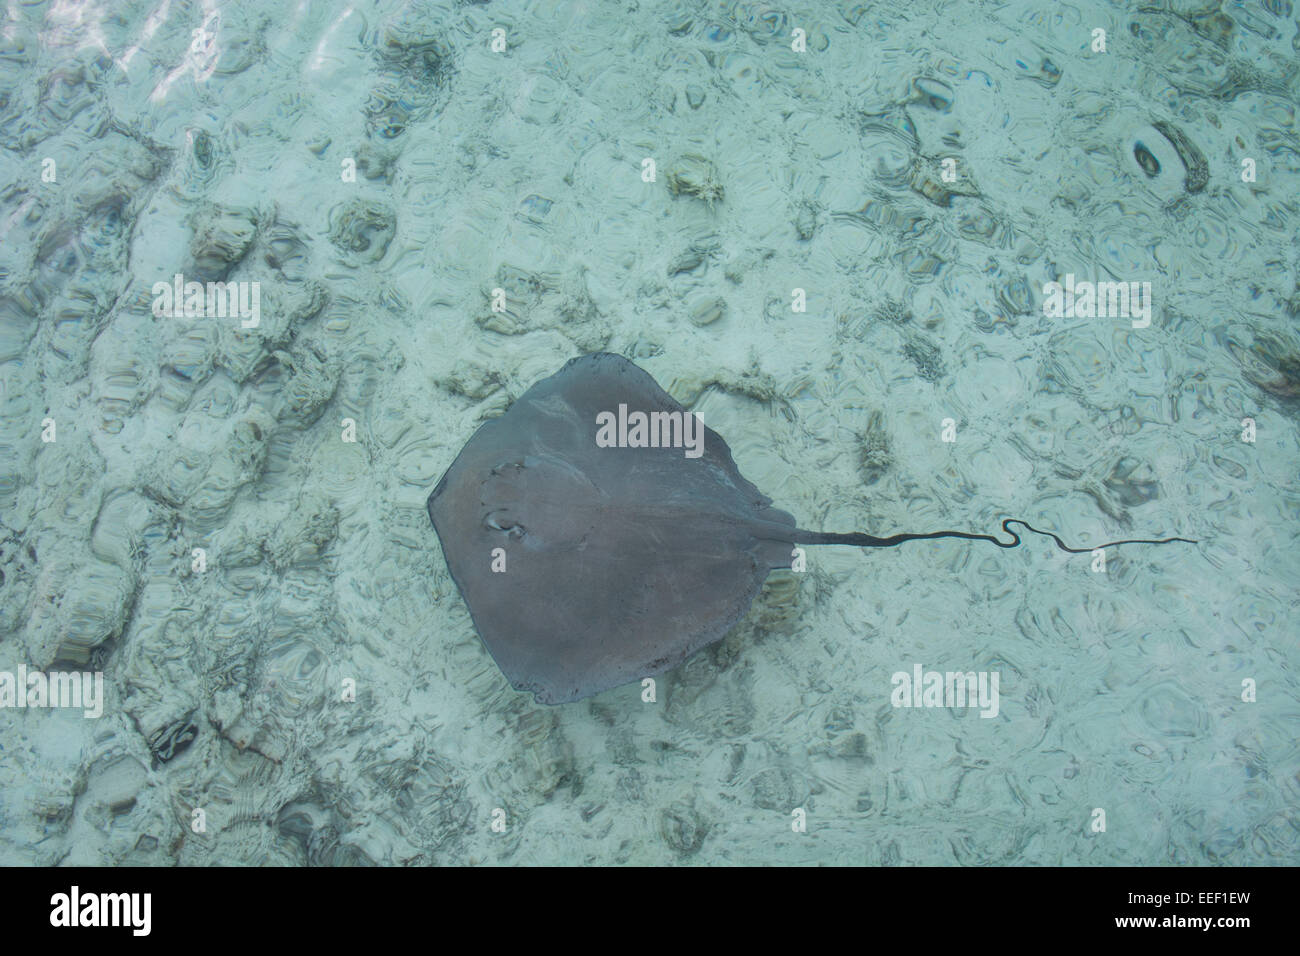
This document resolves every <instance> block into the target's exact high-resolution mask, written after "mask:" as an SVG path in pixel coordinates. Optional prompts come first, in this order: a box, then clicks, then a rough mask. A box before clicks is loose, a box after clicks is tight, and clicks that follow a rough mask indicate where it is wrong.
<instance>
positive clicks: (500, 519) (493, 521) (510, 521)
mask: <svg viewBox="0 0 1300 956" xmlns="http://www.w3.org/2000/svg"><path fill="white" fill-rule="evenodd" d="M483 523H484V524H485V525H487V526H488V527H489V528H491V529H492V530H493V531H504V532H505V533H506V534H508V535H510V537H512V538H522V537H523V536H524V531H525V529H524V526H523V525H521V524H520V523H519V522H518V521H516V520H515V519H514V518H512V517H510V515H508V514H507V513H506V512H504V511H492V512H489V513H488V515H487V517H485V518H484V519H483Z"/></svg>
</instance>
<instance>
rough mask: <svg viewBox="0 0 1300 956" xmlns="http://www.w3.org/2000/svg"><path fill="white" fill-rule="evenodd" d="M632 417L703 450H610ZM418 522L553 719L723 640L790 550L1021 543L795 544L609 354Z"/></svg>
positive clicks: (460, 469) (791, 533) (522, 410)
mask: <svg viewBox="0 0 1300 956" xmlns="http://www.w3.org/2000/svg"><path fill="white" fill-rule="evenodd" d="M638 412H639V413H641V414H643V415H645V416H647V417H648V418H649V417H652V416H653V417H656V419H657V420H658V421H659V422H660V423H665V422H667V421H670V420H672V417H673V415H674V414H675V415H676V416H678V418H677V420H676V421H675V422H674V424H676V423H677V422H681V423H683V426H684V430H683V433H682V434H683V437H685V435H686V434H687V432H686V431H685V428H689V426H690V425H691V424H692V423H695V425H696V427H697V428H699V429H702V435H703V446H702V449H694V448H692V449H689V450H688V449H685V448H684V447H682V445H681V444H680V443H679V444H675V445H674V444H668V445H667V446H666V447H650V446H648V445H647V444H646V439H647V436H646V434H645V432H642V433H641V434H640V435H639V436H637V435H636V434H635V429H633V434H632V437H631V439H630V440H627V441H626V442H625V443H623V444H616V445H615V446H614V447H608V445H609V438H610V435H611V429H609V427H608V423H609V422H610V421H611V420H612V419H613V418H614V417H615V416H617V417H618V420H619V423H620V424H619V437H620V438H623V439H627V438H628V436H627V434H626V433H625V430H624V428H623V426H624V424H625V423H626V420H627V418H628V417H629V416H630V415H634V414H635V413H638ZM602 422H604V423H606V431H605V432H604V433H603V434H602ZM697 434H698V433H697ZM663 435H664V436H671V437H675V436H676V433H674V432H670V431H669V430H668V428H667V427H666V426H665V427H664V428H663ZM660 444H663V443H660ZM688 451H689V453H688ZM428 510H429V517H430V519H431V520H432V521H433V526H434V528H435V529H436V530H437V533H438V538H439V540H440V541H441V543H442V548H443V554H444V555H445V557H446V560H447V566H448V568H449V569H450V570H451V575H452V578H453V579H454V580H455V581H456V585H457V586H458V587H459V588H460V593H461V595H462V596H463V597H464V599H465V602H466V604H468V605H469V610H470V614H471V616H472V617H473V619H474V625H475V627H476V628H477V629H478V633H479V635H480V636H481V637H482V638H483V642H484V644H486V645H487V648H488V650H489V651H490V652H491V654H492V656H493V658H494V659H495V660H496V662H497V665H498V666H499V667H500V668H501V671H502V672H503V673H504V674H505V676H506V677H507V679H509V681H510V683H511V684H512V685H513V686H514V687H515V688H516V689H517V690H521V691H531V692H532V693H533V694H535V695H536V698H537V700H538V701H540V702H542V703H546V704H558V703H564V702H568V701H574V700H580V699H582V698H584V697H589V696H591V695H593V694H597V693H599V692H601V691H603V690H607V689H609V688H612V687H617V686H619V685H621V684H625V683H628V682H629V681H634V680H638V679H640V678H643V677H646V676H650V675H653V674H657V673H660V672H662V671H664V670H667V669H669V668H671V667H673V666H675V665H676V664H678V663H680V662H681V661H683V660H685V659H686V658H687V657H689V656H690V655H692V654H694V653H695V652H696V651H698V650H700V649H701V648H703V647H705V646H706V645H708V644H711V643H712V642H714V641H716V640H718V639H719V638H721V637H722V636H723V635H725V634H726V633H727V631H728V630H730V629H731V628H732V627H733V626H734V625H735V624H736V623H737V622H738V621H739V620H740V619H741V618H742V617H744V615H745V613H746V611H747V610H748V608H749V606H750V604H751V603H752V601H753V600H754V597H755V595H757V594H758V592H759V589H760V588H761V587H762V585H763V581H764V580H765V579H766V577H767V575H768V572H769V571H771V570H773V569H775V568H782V567H790V565H791V561H792V550H793V546H794V545H795V544H849V545H857V546H864V547H888V546H893V545H896V544H900V543H902V542H903V541H908V540H914V539H918V538H937V537H960V538H968V539H972V540H976V539H978V540H987V541H990V542H992V543H994V544H997V545H999V546H1000V547H1004V548H1005V547H1014V546H1015V545H1016V544H1019V538H1018V537H1017V536H1016V535H1015V533H1014V532H1012V531H1011V530H1010V528H1009V527H1008V522H1003V529H1004V531H1006V532H1007V533H1008V534H1010V535H1011V539H1012V540H1011V542H1010V543H1004V542H1002V541H999V540H998V539H996V538H993V537H991V536H989V535H975V534H966V533H963V532H954V531H942V532H933V533H929V534H902V535H894V536H893V537H890V538H876V537H872V536H870V535H866V534H861V533H850V534H831V533H822V532H813V531H804V530H801V529H799V528H797V527H796V525H795V521H794V519H793V518H792V517H791V516H790V515H789V514H788V513H786V512H784V511H781V510H779V509H777V508H773V507H772V502H771V500H770V499H768V498H767V497H766V496H764V495H763V493H762V492H760V491H759V490H758V489H757V488H756V487H754V485H752V484H751V483H750V482H748V481H746V480H745V478H744V477H743V476H742V475H741V474H740V471H739V470H738V469H737V468H736V463H735V462H734V461H733V460H732V457H731V450H730V449H729V448H728V447H727V443H726V442H725V441H723V439H722V436H720V435H718V434H717V432H714V431H712V430H711V429H709V428H707V427H705V426H704V425H703V423H702V422H698V419H693V417H691V416H690V413H689V412H687V411H686V410H685V409H684V408H683V407H682V406H681V405H680V404H678V403H677V402H676V401H674V400H673V398H672V396H670V395H669V394H668V393H667V392H665V391H664V390H663V389H662V388H660V387H659V385H658V384H657V383H656V382H655V380H654V379H653V378H651V377H650V375H649V374H647V373H646V372H645V371H643V370H642V369H640V368H638V367H637V366H636V365H634V364H632V363H631V362H629V361H628V360H627V359H625V358H623V357H622V356H619V355H613V354H609V353H597V354H594V355H586V356H583V357H581V358H576V359H574V360H572V361H571V362H569V363H568V364H567V365H565V366H564V368H562V369H561V370H560V371H559V372H557V373H555V374H554V375H552V376H551V377H549V378H546V379H543V380H542V381H540V382H538V383H537V384H536V385H534V386H533V387H532V388H530V389H528V391H527V392H525V393H524V394H523V395H522V396H520V398H519V399H518V401H516V402H515V403H514V405H512V406H511V407H510V409H509V410H508V411H507V412H506V413H505V414H504V415H502V416H501V417H500V418H497V419H494V420H492V421H489V422H487V423H485V424H484V425H483V426H482V427H480V428H479V430H478V431H477V432H476V433H475V434H474V436H473V438H471V439H470V441H469V442H468V443H467V444H466V445H465V447H464V448H463V449H462V450H461V452H460V454H459V455H458V456H457V458H456V460H455V461H454V462H453V463H452V465H451V467H450V468H449V469H448V470H447V473H446V474H445V475H443V477H442V479H441V480H440V481H439V482H438V485H437V487H436V488H435V489H434V490H433V493H432V494H431V495H429V500H428ZM1021 523H1022V524H1023V522H1021ZM1026 527H1028V526H1027V525H1026ZM1031 530H1033V529H1031ZM1040 533H1044V532H1040ZM1052 537H1053V538H1054V539H1055V540H1056V543H1057V545H1058V547H1061V548H1063V549H1064V550H1068V551H1076V550H1086V549H1072V548H1066V546H1065V545H1064V544H1062V542H1061V541H1060V539H1059V538H1055V536H1054V535H1053V536H1052ZM1169 540H1181V539H1169Z"/></svg>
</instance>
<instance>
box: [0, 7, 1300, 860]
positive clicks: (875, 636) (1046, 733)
mask: <svg viewBox="0 0 1300 956" xmlns="http://www.w3.org/2000/svg"><path fill="white" fill-rule="evenodd" d="M1161 6H1163V7H1165V9H1164V10H1160V9H1157V8H1158V7H1161ZM498 28H499V29H501V30H503V31H504V34H503V37H502V38H503V40H504V47H505V48H504V49H502V50H494V49H493V45H494V44H493V40H494V35H493V31H494V30H495V29H498ZM796 30H800V31H803V32H802V34H801V36H802V37H803V39H804V43H805V46H806V49H804V50H803V51H797V50H795V49H792V44H796V40H795V39H794V37H795V34H794V31H796ZM1099 30H1100V31H1104V50H1102V49H1100V48H1099V40H1100V39H1102V36H1101V35H1099V34H1098V33H1097V32H1096V31H1099ZM497 45H498V46H499V45H500V44H497ZM1298 50H1300V22H1297V15H1296V13H1295V11H1294V10H1293V8H1292V3H1291V0H1263V2H1261V0H1243V2H1240V3H1231V2H1223V3H1217V2H1212V0H1171V2H1169V3H1167V4H1163V5H1162V4H1140V5H1139V4H1128V5H1123V6H1121V5H1111V4H1103V3H1053V4H1043V3H1001V4H981V5H979V6H976V5H973V4H972V5H959V4H946V3H931V2H917V3H907V4H899V5H896V6H895V5H886V4H870V3H858V2H852V0H845V2H842V3H838V4H833V3H806V2H805V3H791V4H788V5H783V6H777V5H767V4H759V3H734V2H731V3H652V2H641V3H636V2H625V3H612V2H610V3H605V2H575V0H567V2H539V3H511V4H505V3H500V2H497V3H485V4H478V3H459V4H458V3H444V4H435V3H421V4H405V3H383V4H379V5H373V6H372V5H362V4H355V5H354V4H349V3H346V2H324V3H311V4H308V3H305V2H302V3H296V2H289V3H281V4H272V3H267V4H248V5H236V4H222V3H217V2H215V0H203V2H200V3H175V2H171V0H163V2H161V3H160V4H156V5H155V4H153V3H145V4H141V3H135V2H124V3H103V2H90V3H73V2H68V0H62V2H57V3H47V4H20V3H18V2H10V3H9V4H8V6H7V7H6V12H5V15H4V17H3V19H2V20H0V183H2V184H3V192H0V231H2V232H3V241H2V242H0V388H2V390H3V391H2V393H0V402H2V403H3V404H2V406H0V411H2V415H0V521H2V522H3V524H2V525H0V572H2V573H3V578H2V579H0V672H9V673H12V674H17V673H18V671H19V668H27V669H29V670H42V671H46V672H70V671H78V672H81V671H85V672H101V673H102V674H103V688H104V690H103V694H104V697H103V700H102V715H101V716H99V717H98V718H94V719H87V718H86V717H84V716H83V710H82V709H75V710H74V709H71V708H67V709H54V708H39V707H23V708H19V707H16V706H6V707H4V708H0V862H4V863H40V864H51V863H57V862H63V863H85V864H117V863H134V864H150V865H166V864H173V863H180V864H187V865H194V864H213V863H266V864H300V863H305V862H311V863H319V864H358V863H377V864H395V863H417V864H428V863H445V864H463V863H487V864H518V863H590V862H596V863H606V862H626V863H653V864H673V863H683V862H684V863H798V864H806V863H815V862H826V863H834V864H847V863H868V864H953V863H961V864H1013V863H1026V864H1057V863H1086V864H1096V865H1105V864H1128V863H1135V864H1155V865H1162V864H1179V865H1182V864H1205V863H1210V864H1231V865H1251V864H1295V863H1297V862H1300V851H1298V850H1300V810H1297V804H1298V802H1300V783H1298V781H1300V751H1298V749H1297V745H1296V738H1297V713H1298V712H1300V711H1298V709H1297V708H1298V706H1300V705H1298V703H1297V698H1298V697H1300V694H1298V693H1297V676H1296V675H1297V666H1296V665H1297V654H1296V622H1297V580H1298V575H1297V571H1298V569H1300V549H1298V548H1297V547H1296V535H1297V528H1298V527H1300V525H1298V522H1297V518H1300V488H1297V481H1296V462H1297V460H1298V459H1297V437H1298V435H1297V414H1298V412H1300V334H1297V330H1296V317H1297V311H1298V310H1300V283H1298V269H1300V257H1298V256H1297V246H1298V244H1297V216H1298V215H1300V212H1298V210H1297V203H1296V196H1297V195H1298V194H1300V189H1298V188H1297V186H1298V184H1300V176H1298V175H1297V173H1298V171H1300V137H1298V135H1297V127H1296V120H1295V112H1296V106H1297V99H1298V98H1300V96H1298V94H1300V75H1298V71H1297V51H1298ZM947 159H952V160H954V161H955V162H953V163H951V164H945V160H947ZM646 160H653V165H654V170H653V176H651V175H650V170H649V169H648V167H647V164H646ZM1252 172H1253V176H1252V175H1251V173H1252ZM945 173H949V174H950V175H949V176H948V177H947V178H945ZM949 180H951V181H949ZM178 273H180V274H182V275H184V276H185V279H186V280H188V281H200V282H206V281H228V282H231V283H243V284H244V285H237V286H232V288H236V289H237V290H240V291H243V292H244V293H245V295H246V298H245V305H246V306H249V308H246V310H245V312H244V313H239V314H235V315H231V314H226V315H224V316H215V315H214V316H212V317H208V316H206V315H205V316H200V317H185V316H183V315H181V316H175V315H171V314H163V315H157V314H155V312H156V308H155V307H156V306H158V302H159V297H160V296H161V295H163V293H162V292H160V291H159V289H158V288H157V284H162V286H168V285H169V284H170V283H172V282H173V277H174V276H175V275H176V274H178ZM1067 276H1072V277H1074V279H1073V280H1071V281H1072V282H1073V281H1085V280H1086V281H1091V282H1095V281H1103V282H1124V283H1138V284H1139V287H1141V284H1142V283H1149V287H1148V288H1149V290H1150V291H1149V296H1146V297H1144V298H1143V300H1142V301H1143V303H1145V304H1149V305H1150V311H1149V316H1143V315H1141V314H1139V313H1140V310H1139V309H1138V308H1137V304H1136V300H1135V301H1134V302H1133V303H1131V305H1132V308H1131V309H1130V311H1131V312H1132V313H1134V314H1131V315H1125V314H1117V313H1116V312H1115V310H1114V309H1111V310H1109V311H1107V310H1102V314H1101V315H1097V314H1089V313H1087V312H1086V311H1085V312H1084V314H1078V312H1077V311H1075V310H1072V311H1071V314H1068V315H1063V314H1059V310H1054V309H1052V308H1051V307H1050V305H1049V299H1050V298H1051V294H1050V289H1049V288H1047V284H1048V283H1051V282H1053V281H1060V282H1061V283H1065V282H1066V277H1067ZM252 283H257V286H256V289H257V295H258V296H259V298H258V300H257V303H258V308H257V311H256V314H255V315H254V314H253V310H252V309H251V305H252V301H253V300H252V299H251V290H252V288H253V287H252ZM497 289H500V290H503V292H504V300H505V309H504V311H495V310H494V308H493V304H494V298H495V296H494V290H497ZM795 290H803V298H804V300H805V302H806V308H805V309H804V310H803V311H796V310H795V309H794V308H792V304H793V303H795V302H796V300H797V299H798V297H799V296H798V293H797V292H796V291H795ZM1116 302H1118V300H1116ZM205 304H206V300H205ZM1112 304H1113V303H1112ZM169 308H170V307H169ZM163 311H166V310H163ZM1148 318H1149V323H1148V322H1147V319H1148ZM254 319H255V320H256V322H255V324H253V323H254ZM245 325H247V326H248V327H244V326H245ZM596 350H608V351H614V352H619V353H621V354H624V355H627V356H628V357H630V358H632V359H633V360H634V361H636V362H637V363H638V364H640V365H641V366H642V367H644V368H645V369H646V370H647V371H649V372H650V373H651V374H652V375H654V376H655V377H656V379H658V381H659V382H660V384H661V385H663V387H664V388H666V389H667V390H668V391H669V392H670V393H671V394H672V395H673V396H674V397H676V398H677V399H678V400H680V401H682V402H683V403H684V404H686V405H687V406H688V407H690V408H692V409H694V410H696V411H698V412H700V413H701V414H702V415H703V416H704V418H705V419H706V420H707V421H708V423H709V425H710V426H711V427H712V428H714V429H715V430H717V431H718V432H719V433H720V434H722V435H723V436H724V437H725V438H726V439H727V441H728V443H729V444H730V446H731V448H732V451H733V453H734V455H735V457H736V460H737V462H738V464H739V466H740V469H741V471H742V472H743V473H744V475H745V476H746V477H747V478H749V479H750V480H751V481H753V482H754V483H755V484H756V485H758V486H759V487H760V488H761V489H762V490H763V491H764V492H765V493H766V494H768V495H769V496H771V497H772V498H773V499H774V500H775V502H776V503H777V505H778V506H780V507H782V508H785V509H787V510H789V511H791V512H792V513H793V514H795V515H796V517H797V518H798V520H799V522H800V524H801V525H802V526H804V527H810V528H822V529H825V530H832V531H853V530H862V531H867V532H870V533H872V534H876V535H886V534H892V533H895V532H897V531H929V530H935V529H938V528H956V529H962V530H968V531H975V532H991V531H993V530H995V529H996V528H997V525H998V522H999V521H1000V520H1001V518H1003V517H1005V516H1018V517H1023V518H1026V519H1027V520H1029V521H1030V522H1031V523H1033V524H1035V525H1037V526H1039V527H1048V528H1052V529H1054V530H1056V531H1057V532H1058V533H1059V534H1061V535H1062V536H1063V537H1064V538H1065V539H1066V540H1067V542H1069V543H1071V544H1076V545H1078V546H1080V547H1090V546H1092V545H1093V544H1095V543H1100V542H1105V541H1110V540H1114V539H1118V538H1159V537H1166V536H1171V535H1183V536H1185V537H1189V538H1195V539H1197V540H1198V541H1199V542H1200V543H1199V544H1198V545H1196V546H1186V545H1169V546H1164V547H1149V546H1125V547H1123V548H1118V549H1108V550H1107V552H1106V554H1105V564H1104V570H1103V569H1102V568H1100V567H1099V566H1098V561H1097V559H1095V558H1094V557H1093V556H1091V555H1087V554H1085V555H1066V554H1064V553H1062V552H1060V551H1058V550H1057V549H1056V548H1055V547H1053V546H1052V544H1051V543H1050V542H1049V541H1047V540H1045V539H1040V538H1034V537H1032V536H1030V537H1029V539H1028V540H1027V541H1026V545H1025V547H1023V548H1021V549H1019V550H1012V551H1000V550H998V549H996V548H993V547H991V546H989V545H987V544H977V543H969V542H962V541H943V542H935V543H931V542H913V543H909V544H907V545H904V546H903V547H901V548H898V549H894V550H882V551H861V550H858V549H853V548H817V549H810V550H809V553H808V567H807V570H806V571H805V572H804V573H798V574H796V573H792V572H784V573H778V574H774V575H773V576H772V578H771V579H770V580H769V583H768V586H767V589H766V590H765V592H764V594H763V595H762V596H761V597H760V599H759V600H758V601H757V602H756V604H755V606H754V609H753V611H752V612H751V614H750V616H749V618H748V619H747V620H746V621H745V622H744V623H743V624H741V625H740V626H739V627H737V629H736V630H735V631H733V632H732V634H730V635H729V636H728V637H727V638H726V639H724V640H723V641H721V642H720V643H719V644H717V645H715V646H714V647H712V648H710V649H708V650H707V651H705V652H703V653H701V654H699V655H697V656H696V657H695V658H693V659H691V660H690V661H689V662H687V663H686V664H685V665H683V666H681V667H680V668H678V669H676V670H675V671H672V672H670V673H668V674H666V675H661V676H660V677H659V678H658V679H657V682H656V685H655V694H654V698H655V699H654V700H653V702H647V701H645V700H643V693H642V688H641V687H640V686H638V685H631V686H628V687H624V688H620V689H616V690H613V691H609V692H606V693H604V694H601V695H599V696H598V697H596V698H593V699H591V700H588V701H583V702H579V703H576V704H571V705H565V706H561V707H555V708H552V707H544V706H541V705H538V704H536V703H535V702H533V700H532V699H531V698H530V697H527V696H525V695H522V694H519V693H517V692H515V691H513V690H512V689H511V688H510V686H509V685H508V684H507V682H506V681H505V679H504V678H503V677H502V676H501V674H500V672H499V671H498V669H497V668H496V666H495V664H494V663H493V662H492V660H491V658H490V657H489V656H488V654H487V653H486V651H485V650H484V648H483V646H482V644H481V642H480V641H479V638H478V637H477V636H476V634H475V633H474V630H473V627H472V624H471V622H470V620H469V615H468V612H467V610H466V608H465V606H464V604H463V603H462V601H461V599H460V597H459V595H458V594H457V592H456V589H455V585H454V583H453V582H452V581H451V579H450V576H449V574H448V572H447V569H446V565H445V563H444V561H443V558H442V554H441V551H440V548H439V546H438V542H437V539H436V536H435V535H434V532H433V529H432V527H431V526H430V523H429V519H428V516H427V515H426V513H425V510H424V504H425V499H426V497H427V496H428V494H429V492H430V490H431V489H432V488H433V486H434V484H435V483H436V482H437V480H438V478H439V476H440V475H441V474H442V473H443V471H444V470H445V469H446V468H447V466H448V465H449V464H450V462H451V460H452V459H453V458H454V457H455V455H456V453H457V451H458V450H459V449H460V447H461V446H462V445H463V444H464V442H465V441H466V440H467V439H468V438H469V437H470V435H471V434H472V433H473V431H474V429H475V428H476V427H477V425H478V424H479V423H480V422H482V421H483V420H485V419H487V418H489V417H492V416H494V415H497V414H499V413H500V412H502V411H503V410H504V409H505V408H506V407H508V406H509V404H510V403H511V401H513V400H514V399H515V398H517V397H518V396H519V395H520V394H521V393H522V392H523V391H524V390H525V389H526V388H527V387H528V386H529V385H531V384H532V383H533V382H535V381H536V380H538V379H540V378H542V377H544V376H545V375H548V374H550V373H551V372H553V371H555V370H556V369H558V368H559V367H560V366H561V365H563V363H564V362H565V361H566V360H567V359H569V358H571V357H572V356H574V355H578V354H581V353H583V352H589V351H596ZM1245 419H1249V420H1250V422H1251V424H1245V423H1244V420H1245ZM349 423H350V424H349ZM1252 427H1253V434H1252V433H1251V429H1252ZM353 437H354V438H355V440H351V441H350V440H348V439H349V438H353ZM945 437H946V438H950V439H952V440H945ZM1243 438H1252V439H1253V440H1249V441H1248V440H1243ZM196 549H198V551H197V552H196ZM917 666H920V667H921V669H922V670H923V671H930V670H933V671H938V672H943V673H946V672H974V673H978V674H982V675H984V676H986V677H989V676H991V675H994V674H996V675H998V679H999V685H998V686H999V698H998V703H997V709H996V716H990V717H989V718H985V717H983V716H981V710H980V709H979V708H970V707H957V706H951V707H948V706H937V707H916V708H910V707H907V708H905V707H898V706H894V704H895V703H896V698H894V691H895V682H894V680H893V676H894V675H895V674H900V673H901V674H908V675H910V674H911V673H913V670H914V668H915V667H917ZM2 680H3V679H2V678H0V701H3V686H2ZM1252 687H1254V688H1255V693H1254V695H1253V699H1244V698H1252V694H1251V693H1250V690H1251V688H1252ZM350 688H355V700H345V699H343V698H345V697H346V696H347V695H348V691H349V689H350ZM985 712H990V709H988V708H986V709H985ZM494 823H496V824H497V826H495V827H494ZM268 824H270V825H269V826H268ZM502 825H503V827H502Z"/></svg>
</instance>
